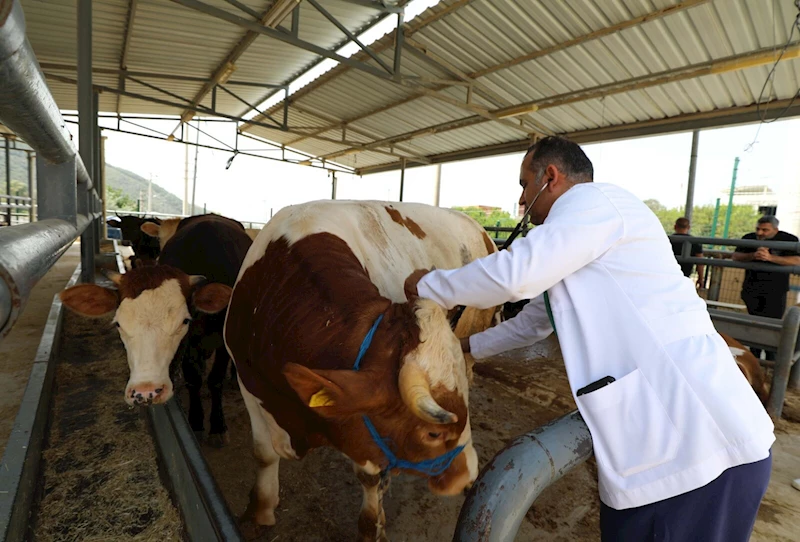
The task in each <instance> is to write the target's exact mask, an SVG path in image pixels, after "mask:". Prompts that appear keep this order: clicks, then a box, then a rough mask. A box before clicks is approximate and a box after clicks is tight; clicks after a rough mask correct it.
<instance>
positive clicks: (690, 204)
mask: <svg viewBox="0 0 800 542" xmlns="http://www.w3.org/2000/svg"><path fill="white" fill-rule="evenodd" d="M699 143H700V130H695V131H694V132H692V155H691V158H690V159H689V182H688V183H687V185H686V210H685V211H684V213H683V216H685V217H686V218H688V219H689V221H690V222H691V220H692V209H694V180H695V174H696V173H697V146H698V145H699Z"/></svg>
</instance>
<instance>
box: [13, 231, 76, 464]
mask: <svg viewBox="0 0 800 542" xmlns="http://www.w3.org/2000/svg"><path fill="white" fill-rule="evenodd" d="M80 259H81V247H80V243H77V242H76V243H75V244H73V245H72V246H71V247H70V248H68V249H67V251H66V252H65V253H64V255H63V256H61V258H60V259H59V260H58V261H57V262H56V263H55V265H53V267H52V268H51V269H50V271H49V272H48V273H47V274H46V275H45V276H44V277H43V278H42V280H40V281H39V283H38V284H37V285H36V287H35V288H34V289H33V292H32V293H31V296H30V298H29V300H28V304H27V305H26V307H25V309H24V311H23V312H22V315H21V316H20V319H19V320H18V321H17V323H16V324H15V325H14V328H13V329H12V330H11V333H9V334H8V336H7V337H6V338H5V339H3V340H2V341H0V451H2V450H5V447H6V441H8V435H10V434H11V428H12V426H13V425H14V419H15V418H16V416H17V410H19V404H20V401H22V395H23V393H24V392H25V386H26V385H27V383H28V377H29V376H30V371H31V365H32V364H33V359H34V358H35V357H36V350H37V349H38V348H39V341H40V340H41V339H42V332H43V331H44V326H45V324H46V323H47V315H48V314H49V313H50V306H51V305H52V303H53V296H54V295H55V294H56V293H58V292H59V291H60V290H62V289H63V288H64V286H65V285H66V284H67V281H69V278H70V277H71V276H72V273H73V272H74V271H75V268H76V267H77V266H78V263H80Z"/></svg>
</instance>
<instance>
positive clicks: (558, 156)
mask: <svg viewBox="0 0 800 542" xmlns="http://www.w3.org/2000/svg"><path fill="white" fill-rule="evenodd" d="M531 152H533V157H532V159H531V163H530V167H531V170H532V171H534V172H538V170H539V169H540V168H542V167H545V166H546V165H547V164H548V163H550V164H555V165H556V166H557V167H558V168H559V169H560V170H561V171H562V172H563V173H564V175H566V176H567V178H568V179H569V180H570V181H572V182H576V183H583V182H592V180H593V179H594V167H593V166H592V162H591V160H589V157H588V156H586V154H585V153H584V152H583V149H581V147H580V145H578V144H577V143H574V142H572V141H570V140H568V139H564V138H563V137H558V136H548V137H545V138H543V139H540V140H539V141H537V142H536V143H534V144H533V145H531V146H530V147H528V151H527V152H526V153H525V156H527V155H528V154H530V153H531Z"/></svg>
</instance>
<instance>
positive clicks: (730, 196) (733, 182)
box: [722, 156, 739, 238]
mask: <svg viewBox="0 0 800 542" xmlns="http://www.w3.org/2000/svg"><path fill="white" fill-rule="evenodd" d="M738 171H739V157H738V156H737V157H736V159H734V161H733V176H732V177H731V190H730V192H728V208H727V209H726V210H725V226H723V228H722V237H725V238H727V237H728V226H730V223H731V212H732V211H733V193H734V192H735V191H736V174H737V173H738Z"/></svg>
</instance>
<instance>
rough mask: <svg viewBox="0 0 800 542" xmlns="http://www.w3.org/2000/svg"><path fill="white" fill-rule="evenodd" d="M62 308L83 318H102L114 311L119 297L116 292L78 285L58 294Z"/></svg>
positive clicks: (89, 285) (100, 287)
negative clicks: (64, 307) (68, 309)
mask: <svg viewBox="0 0 800 542" xmlns="http://www.w3.org/2000/svg"><path fill="white" fill-rule="evenodd" d="M58 297H59V298H60V299H61V302H62V303H63V304H64V306H66V307H69V308H70V309H72V310H73V311H75V312H77V313H78V314H81V315H83V316H103V315H105V314H108V313H110V312H112V311H114V310H116V308H117V305H118V304H119V295H118V294H117V291H116V290H111V289H109V288H103V287H102V286H98V285H97V284H78V285H77V286H73V287H71V288H67V289H66V290H63V291H62V292H60V293H59V294H58Z"/></svg>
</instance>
